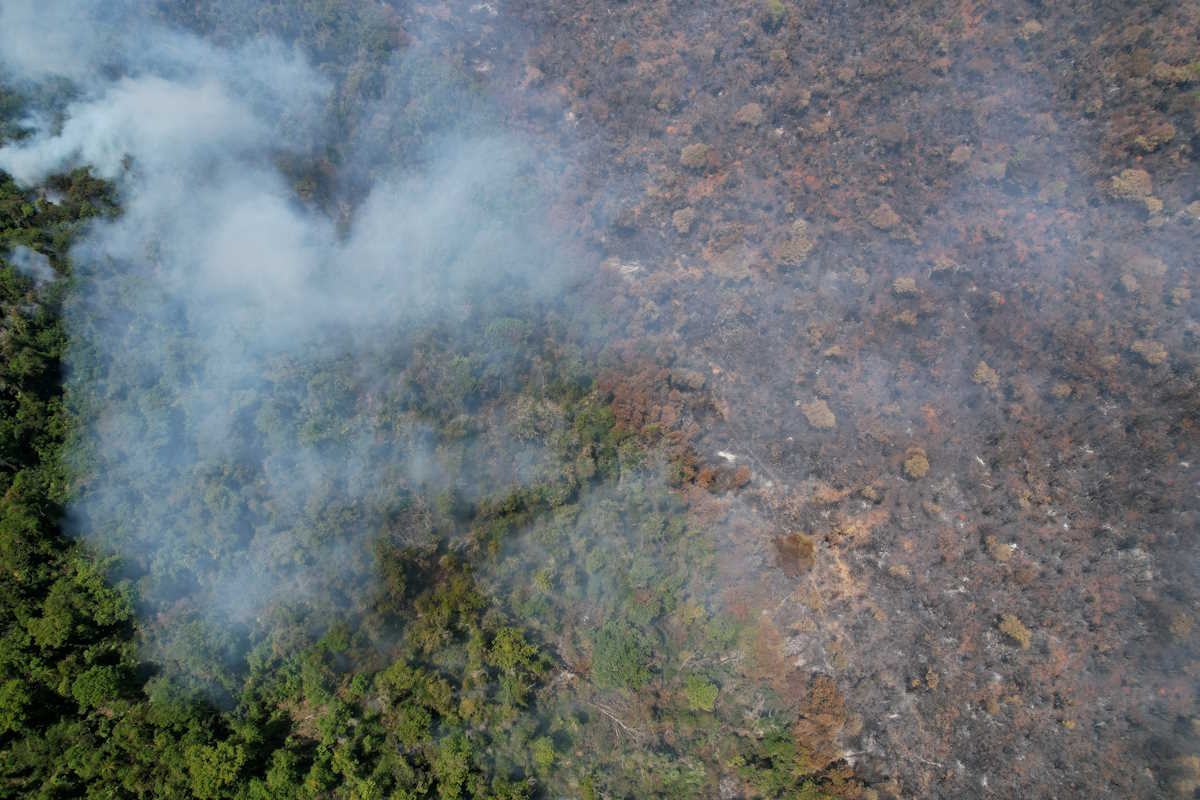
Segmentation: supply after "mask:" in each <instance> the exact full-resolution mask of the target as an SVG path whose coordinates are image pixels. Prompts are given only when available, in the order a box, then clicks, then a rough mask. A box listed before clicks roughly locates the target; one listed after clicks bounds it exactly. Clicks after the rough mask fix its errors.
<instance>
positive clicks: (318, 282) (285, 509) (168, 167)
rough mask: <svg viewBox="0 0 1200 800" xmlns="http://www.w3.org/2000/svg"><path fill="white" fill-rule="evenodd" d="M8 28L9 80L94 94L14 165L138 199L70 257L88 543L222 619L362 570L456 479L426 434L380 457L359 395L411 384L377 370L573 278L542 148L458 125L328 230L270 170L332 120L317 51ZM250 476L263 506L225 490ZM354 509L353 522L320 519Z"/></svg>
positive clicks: (75, 513)
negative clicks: (93, 181)
mask: <svg viewBox="0 0 1200 800" xmlns="http://www.w3.org/2000/svg"><path fill="white" fill-rule="evenodd" d="M68 5H69V6H70V7H68ZM0 30H2V31H3V34H0V35H2V36H3V40H2V41H0V51H2V52H3V58H4V68H5V70H6V72H7V74H8V76H9V78H10V80H14V82H16V83H18V85H23V86H27V87H29V86H36V85H38V83H39V82H42V81H46V80H47V79H50V78H53V77H65V78H67V79H70V80H72V81H73V82H74V84H73V89H72V92H71V97H72V99H71V100H70V101H69V102H67V103H66V104H65V106H64V108H63V109H62V111H61V115H60V116H61V119H59V120H55V119H54V118H53V117H52V116H49V115H46V116H34V117H31V118H30V119H29V121H28V122H27V126H28V127H29V128H30V132H29V135H28V136H27V137H25V138H23V139H21V140H20V141H17V142H12V143H9V144H8V145H6V146H4V147H3V148H0V169H4V170H6V171H7V172H9V173H10V174H12V175H13V176H14V178H15V179H16V180H17V181H18V182H20V183H22V184H25V185H33V184H36V183H38V182H39V181H42V180H44V179H45V178H46V177H47V176H49V175H51V174H54V173H58V172H62V171H65V170H69V169H72V168H74V167H77V166H83V165H90V166H91V167H92V169H93V170H94V172H95V174H98V175H99V176H101V177H104V178H106V179H109V180H112V181H114V182H115V183H116V185H117V186H118V188H119V191H120V195H121V206H122V210H121V213H120V216H119V217H117V218H115V219H107V220H102V221H97V222H95V223H94V224H93V225H92V226H91V228H90V229H89V230H88V232H87V234H86V235H85V236H84V237H83V239H82V241H81V242H79V244H78V245H77V246H76V248H75V250H74V252H73V262H74V264H75V274H74V277H73V280H74V290H73V293H72V297H73V298H74V299H73V301H72V303H71V305H70V307H69V308H68V311H67V324H68V326H69V330H70V334H71V337H72V342H73V348H72V350H71V352H70V354H69V356H68V358H67V370H68V376H67V380H68V389H69V396H70V397H73V398H74V402H75V404H76V406H77V410H78V411H79V413H80V415H81V418H82V420H83V422H84V429H83V432H82V434H81V436H80V437H79V441H78V443H77V447H76V448H75V453H76V456H77V467H78V471H79V472H80V474H81V479H82V489H81V491H80V493H79V495H78V498H77V500H76V502H75V503H74V504H73V506H72V508H71V509H70V518H71V520H72V523H71V528H72V529H73V531H74V532H75V533H76V534H78V535H82V536H84V537H87V538H91V539H93V540H95V541H96V542H97V543H99V544H100V545H101V546H102V548H104V549H109V548H114V549H115V550H116V552H118V553H122V554H124V555H126V556H129V557H130V558H131V559H132V560H133V561H136V562H137V563H142V564H145V565H146V571H147V574H146V575H144V576H142V578H143V581H142V582H143V596H144V597H145V598H146V599H147V600H149V601H150V602H152V603H153V602H165V601H167V600H168V599H171V598H174V597H178V596H180V595H181V594H187V595H190V596H191V598H192V600H194V601H195V600H200V601H201V607H202V608H204V607H206V608H207V609H208V611H209V612H210V613H212V614H213V615H214V617H215V618H216V619H221V620H223V619H226V618H229V619H232V620H235V621H236V620H245V619H249V618H250V617H252V616H253V615H254V614H256V613H260V612H261V611H262V610H263V609H264V608H266V607H269V606H270V604H271V603H273V602H274V601H277V600H279V599H280V598H282V597H286V599H287V600H288V601H289V602H303V600H304V599H305V598H306V597H307V596H308V594H309V593H310V592H312V591H316V590H317V588H318V587H320V586H327V585H328V584H329V583H331V582H336V581H337V580H338V579H339V578H341V577H345V576H346V575H347V574H361V573H363V572H365V571H366V570H367V564H368V562H369V560H370V555H369V552H368V549H369V548H368V545H369V543H370V540H371V537H373V536H375V535H377V534H378V533H379V531H380V526H382V525H384V524H385V519H386V518H387V515H388V514H389V513H392V512H394V510H395V507H396V504H397V502H399V500H398V498H397V495H396V491H397V490H396V488H395V487H396V486H400V485H404V484H406V483H408V482H409V481H410V480H417V481H419V482H420V481H433V482H434V483H438V482H441V483H442V484H443V485H444V484H447V483H449V482H452V480H453V479H451V478H448V477H445V476H442V477H438V475H439V474H441V473H440V472H439V469H438V467H437V465H436V463H434V458H433V454H432V453H431V452H430V446H429V445H428V444H426V442H427V441H428V438H429V434H428V431H424V430H419V429H418V430H409V431H407V432H400V433H395V436H396V437H397V438H399V439H400V440H404V441H407V442H408V445H407V446H402V447H400V448H399V449H398V450H393V449H389V448H383V447H381V446H380V442H379V435H380V430H381V426H382V425H384V424H385V422H384V421H383V420H382V419H381V413H382V412H380V411H379V410H378V408H367V407H366V404H369V403H370V402H371V401H370V399H368V400H366V401H363V400H362V399H361V396H362V395H364V394H366V395H368V396H372V395H378V394H386V393H388V392H391V391H393V390H394V387H392V386H389V385H385V383H384V382H383V378H382V377H381V376H384V375H386V374H388V370H389V367H394V366H395V362H394V359H395V358H396V357H397V356H396V355H395V352H396V351H397V348H399V347H400V346H401V345H402V343H403V341H404V340H405V337H406V335H407V333H408V332H409V331H411V330H413V329H414V328H415V327H416V326H418V325H424V326H429V325H440V326H442V328H441V330H442V331H443V333H444V334H445V335H448V336H449V337H450V339H453V338H454V337H455V336H456V334H455V333H454V331H455V326H456V325H457V324H459V323H461V322H462V321H463V320H465V319H467V318H468V317H469V316H471V315H478V314H481V313H482V314H484V315H485V316H488V317H489V318H490V317H494V316H496V315H497V314H499V313H500V312H502V311H504V310H505V309H506V308H516V307H518V306H519V305H520V304H521V303H524V302H528V300H529V299H531V298H538V297H542V298H546V297H552V296H553V294H554V293H555V292H556V291H558V289H559V287H561V282H562V280H563V277H564V275H563V274H562V266H563V265H562V264H561V263H555V262H552V261H551V259H550V257H549V253H550V252H551V248H550V247H549V245H548V243H547V241H546V236H545V235H544V233H543V232H542V231H541V230H540V229H538V228H536V227H535V224H534V222H533V220H534V219H536V217H537V214H538V213H539V211H538V209H539V200H538V198H537V197H536V195H535V194H534V193H533V192H531V191H530V190H529V189H528V186H527V185H526V183H525V182H523V180H522V171H523V170H525V169H526V168H527V164H528V162H529V159H530V158H531V153H530V152H529V151H528V150H527V149H526V148H524V147H522V146H521V145H519V144H518V143H516V141H515V140H514V139H513V138H512V137H508V136H506V135H505V134H504V133H503V131H494V132H490V133H487V134H485V135H483V136H480V135H472V134H468V133H464V132H463V131H462V130H460V129H459V128H460V127H465V126H460V125H458V124H456V123H461V122H465V120H463V119H460V120H457V121H454V120H452V123H451V124H448V125H444V126H443V127H442V130H441V133H440V134H439V135H438V136H437V137H436V141H437V144H436V145H435V146H434V147H433V148H432V149H431V150H430V151H428V152H422V153H410V154H406V155H408V156H409V157H410V158H412V159H414V160H419V161H420V162H421V163H422V168H421V169H420V170H419V171H414V170H412V169H409V170H407V171H404V172H401V171H398V170H392V171H390V172H387V173H384V174H383V175H382V177H380V178H378V179H377V180H375V181H374V182H373V183H372V184H371V185H369V186H367V187H366V190H365V194H364V196H363V199H362V200H361V202H360V203H359V204H358V206H357V208H355V209H354V210H353V211H352V212H346V213H344V215H343V217H342V218H341V219H334V218H331V216H330V215H328V214H327V213H325V212H323V211H321V210H320V209H318V208H317V207H316V206H315V205H313V204H312V203H306V202H305V201H304V200H303V199H302V198H301V197H300V196H299V195H298V194H297V192H296V190H295V188H294V185H293V183H292V182H291V181H289V179H288V178H287V177H286V176H285V175H284V174H283V173H282V172H281V170H280V169H279V168H278V167H276V166H275V164H277V163H280V162H281V159H285V158H286V157H287V156H288V155H289V154H290V155H297V154H301V153H305V152H309V151H311V150H313V149H317V148H319V147H320V146H321V143H320V135H321V134H320V131H321V129H322V126H323V125H324V124H325V123H326V120H325V118H324V117H323V116H322V114H323V113H324V111H323V110H324V109H325V108H326V105H327V103H328V102H329V100H330V91H331V88H330V84H329V82H328V81H327V80H325V79H324V78H323V77H322V76H321V75H319V74H317V73H316V72H315V71H314V70H313V69H312V68H311V67H310V66H309V65H308V64H307V63H306V62H305V59H304V58H303V57H302V56H300V55H298V54H297V53H295V52H293V51H291V50H288V49H287V48H285V47H283V46H282V45H280V44H278V43H274V42H269V41H267V42H254V43H251V44H248V45H245V46H242V47H240V48H237V49H230V50H223V49H219V48H216V47H213V46H211V45H209V44H207V43H205V42H202V41H200V40H199V39H196V38H195V37H192V36H190V35H187V34H183V33H177V32H174V31H170V30H167V29H165V28H162V27H160V26H157V25H156V24H154V23H152V22H148V21H145V20H143V19H140V18H139V17H137V16H136V15H134V14H133V13H132V12H130V11H128V10H122V9H119V10H115V11H114V10H113V9H111V8H108V7H106V4H96V5H94V6H92V7H91V8H90V9H88V10H87V11H86V12H84V13H80V10H79V8H78V7H77V6H76V4H62V5H53V4H52V7H51V8H50V9H49V10H47V9H46V8H45V7H44V5H42V4H37V5H36V6H35V4H32V3H28V4H21V3H18V4H6V7H5V9H4V11H3V13H2V14H0ZM96 31H99V32H100V33H99V35H97V34H96ZM34 42H36V43H38V44H37V46H36V47H34V46H31V43H34ZM127 53H128V54H131V57H130V58H128V59H124V58H123V56H124V54H127ZM118 54H119V55H121V56H122V58H118V57H117V56H118ZM423 57H424V56H421V55H415V56H414V55H410V56H408V57H407V58H406V59H405V60H401V61H399V62H397V63H395V64H393V65H392V67H391V69H392V70H393V71H394V72H395V74H397V75H403V74H404V73H405V72H406V71H409V70H412V69H414V68H416V69H419V68H422V67H423V65H421V64H419V63H418V64H415V65H414V61H416V60H419V59H421V58H423ZM102 76H103V77H102ZM355 158H356V159H359V160H361V161H362V162H364V163H376V164H377V163H378V162H379V161H380V158H381V156H380V154H379V153H376V152H371V151H369V150H367V149H364V148H360V150H359V152H357V153H355ZM377 171H378V170H377ZM447 343H449V342H447ZM497 346H499V345H497ZM180 364H182V365H184V366H179V365H180ZM314 365H324V367H326V368H328V369H330V370H332V371H333V372H335V373H336V375H337V376H338V380H340V381H344V383H343V384H341V385H338V386H328V385H321V386H317V387H313V386H311V385H310V386H308V387H305V384H304V381H306V380H310V379H311V380H313V381H326V380H327V378H325V377H313V376H314V375H315V374H316V370H315V367H314ZM393 371H394V370H393ZM296 386H299V387H300V390H299V391H300V395H299V396H296V395H294V394H293V395H289V394H288V392H289V391H292V389H293V388H294V387H296ZM284 387H290V388H284ZM351 387H354V391H351ZM133 396H138V399H137V400H136V402H134V403H130V402H125V401H126V399H127V398H130V397H133ZM330 398H333V400H332V401H331V400H330ZM260 399H265V400H264V401H263V402H262V403H259V400H260ZM330 402H333V403H335V405H334V406H328V405H325V406H324V407H320V406H322V404H328V403H330ZM248 403H249V404H250V405H249V406H247V405H246V404H248ZM343 417H344V419H343ZM297 441H299V442H302V443H307V444H301V445H299V446H297V445H296V442H297ZM518 449H519V448H518ZM530 458H533V459H534V460H536V455H530ZM231 476H233V477H232V478H231ZM230 480H232V481H233V485H237V486H240V487H242V489H243V491H244V495H245V496H244V497H242V498H232V497H225V496H219V495H221V493H222V492H224V493H225V494H227V493H228V490H227V489H225V488H223V487H221V486H220V485H219V484H220V483H221V482H222V481H230ZM477 491H481V490H478V489H477ZM246 498H250V499H249V500H247V499H246ZM339 514H341V515H343V523H344V522H345V519H346V518H348V519H350V520H353V522H352V523H351V524H350V525H348V526H347V525H345V524H343V523H339V525H332V523H330V524H328V525H326V523H328V522H329V519H330V518H331V517H335V516H337V515H339ZM346 515H349V517H346ZM323 526H324V527H323ZM347 528H348V529H350V530H353V531H356V532H357V533H355V534H354V536H353V537H352V538H351V539H350V540H347V539H345V538H344V537H341V536H332V534H331V531H344V530H346V529H347ZM197 530H203V531H207V532H208V535H207V537H200V539H204V538H207V541H208V543H209V545H208V547H207V550H205V548H200V549H197V546H196V545H195V542H196V541H197V537H196V536H195V532H196V531H197ZM301 552H303V553H304V554H305V555H303V556H299V555H298V554H299V553H301ZM298 558H302V563H298V562H297V559H298ZM231 560H232V562H233V563H236V564H237V567H236V568H234V569H231V568H230V563H231ZM204 598H207V600H204Z"/></svg>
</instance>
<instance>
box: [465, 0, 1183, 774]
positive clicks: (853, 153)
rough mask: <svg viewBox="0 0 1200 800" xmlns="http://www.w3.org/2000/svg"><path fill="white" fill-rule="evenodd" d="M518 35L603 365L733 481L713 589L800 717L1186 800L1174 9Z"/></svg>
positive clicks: (860, 7)
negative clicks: (813, 694) (679, 374)
mask: <svg viewBox="0 0 1200 800" xmlns="http://www.w3.org/2000/svg"><path fill="white" fill-rule="evenodd" d="M522 17H523V19H524V21H525V22H526V23H527V24H528V26H529V29H530V30H532V31H535V33H533V34H531V36H530V39H531V42H530V45H529V48H528V51H527V52H525V53H522V54H521V58H520V59H519V60H516V61H514V63H513V64H512V65H511V68H512V70H513V72H514V74H515V75H518V76H520V80H521V81H523V82H524V83H526V84H533V85H537V86H539V87H544V88H545V89H547V91H546V92H545V94H543V95H541V97H542V98H543V99H542V100H541V102H542V106H541V107H539V108H537V109H536V111H538V112H539V113H540V114H542V115H544V116H545V117H546V119H547V120H549V121H553V122H555V123H557V124H559V125H565V126H567V127H569V128H570V129H571V131H572V133H571V135H572V136H573V137H580V138H582V139H583V140H584V141H585V142H586V143H587V146H588V147H589V148H591V150H590V151H589V156H590V158H589V160H588V163H589V164H590V165H591V166H590V169H589V170H588V171H587V172H586V173H585V174H583V175H580V176H578V179H577V183H576V184H574V185H572V190H573V192H574V196H573V197H569V198H567V199H566V200H565V201H564V203H565V204H566V206H567V208H568V211H566V212H564V217H568V218H572V219H579V220H580V230H579V234H578V235H579V236H581V237H583V238H584V239H585V240H586V241H588V243H589V244H590V245H591V246H592V247H593V249H594V252H595V253H596V254H597V257H598V258H599V259H601V260H602V261H603V265H602V269H603V270H604V272H603V273H602V276H603V277H602V278H601V279H600V280H602V281H604V282H607V283H609V284H611V289H610V291H611V293H612V300H611V302H612V308H613V313H614V314H616V315H620V317H621V318H622V319H625V320H628V322H627V325H628V336H629V341H628V349H629V351H630V360H631V361H633V360H635V359H636V358H637V357H638V356H637V355H635V351H637V350H638V349H639V348H640V350H641V351H642V353H643V357H646V358H650V359H652V360H655V361H656V363H658V364H659V365H660V366H662V367H664V369H663V370H662V371H661V372H660V373H659V375H658V376H657V377H658V378H659V379H660V380H663V381H664V382H665V383H668V384H669V383H671V373H670V371H669V368H671V367H674V368H676V369H686V370H692V371H693V372H691V373H689V374H688V379H686V380H684V381H682V383H683V385H682V386H680V383H681V382H680V381H678V380H676V381H675V385H676V386H677V387H679V388H673V389H671V390H670V391H666V392H660V393H659V394H658V395H654V394H653V392H649V393H648V394H649V395H651V396H649V397H633V398H631V399H630V400H629V402H628V404H627V408H628V414H629V417H630V419H631V420H633V421H634V423H635V424H646V423H664V424H667V425H673V426H676V427H678V428H679V429H680V430H683V431H686V433H685V435H686V436H687V437H688V439H689V441H691V442H692V443H693V444H694V446H695V448H696V450H697V452H698V453H699V454H700V456H701V458H702V459H703V460H705V461H706V462H708V463H710V464H717V465H719V464H722V463H723V462H734V460H735V459H736V462H735V463H736V464H737V465H738V466H744V467H748V468H749V476H750V477H749V481H748V483H746V485H745V486H743V487H742V488H741V489H739V490H737V497H738V503H737V509H736V510H733V511H730V516H729V517H727V518H726V520H725V522H724V523H723V524H722V525H720V526H717V527H718V529H719V530H721V531H722V532H721V533H720V534H718V536H720V538H721V540H722V557H723V558H725V559H729V566H728V570H729V575H730V578H729V582H728V583H727V585H726V589H725V591H726V592H727V593H728V595H730V596H731V597H736V598H737V600H738V602H742V603H745V604H747V605H748V606H749V607H750V608H751V609H752V611H750V612H748V613H754V614H761V615H762V617H763V619H764V620H768V621H769V625H766V626H764V627H763V631H762V633H761V636H762V638H763V639H764V641H763V642H762V643H761V646H762V647H765V648H769V649H772V651H773V652H774V653H775V654H776V655H777V666H776V670H777V671H776V673H775V674H774V675H773V676H772V680H775V681H777V682H779V684H780V687H781V691H782V692H788V691H789V688H788V686H789V684H791V685H792V686H791V689H790V691H791V692H792V694H793V695H794V696H799V695H801V694H803V692H800V691H797V688H796V687H797V686H804V685H805V684H807V683H808V681H809V679H810V674H814V673H820V674H822V675H827V676H831V677H832V678H833V680H834V682H835V683H836V686H837V690H838V691H839V692H840V693H841V695H842V697H843V698H844V703H845V711H844V713H835V714H829V715H824V716H822V715H820V714H816V715H810V717H809V718H808V719H806V720H805V721H803V722H801V723H799V724H798V726H797V730H796V733H797V735H798V736H810V737H817V738H818V739H819V738H820V737H823V736H827V737H829V738H830V739H831V740H832V742H833V743H831V744H830V746H829V747H828V753H829V755H830V756H831V757H833V756H836V757H842V758H845V759H846V761H847V762H849V763H850V764H852V765H853V766H854V770H855V772H856V774H858V775H860V776H863V777H866V778H869V779H873V780H876V781H879V780H889V779H890V780H892V781H894V783H893V784H888V785H892V786H894V787H895V788H896V789H897V791H899V792H901V793H902V794H904V795H905V796H919V797H967V796H971V797H986V796H996V797H1015V796H1039V797H1083V796H1087V797H1101V796H1104V797H1127V796H1142V797H1149V796H1158V795H1159V794H1160V793H1161V794H1164V795H1166V794H1170V795H1174V796H1181V797H1182V796H1186V797H1191V796H1192V795H1193V793H1194V791H1195V789H1196V787H1197V785H1198V784H1197V779H1198V778H1200V776H1198V775H1197V773H1196V769H1195V765H1196V754H1197V751H1198V748H1200V739H1198V736H1200V718H1198V716H1197V706H1196V701H1197V677H1198V676H1197V663H1198V662H1197V660H1196V646H1195V642H1196V639H1195V636H1196V633H1195V629H1194V620H1195V618H1196V614H1197V606H1196V603H1197V590H1196V585H1197V584H1196V575H1197V568H1198V567H1200V563H1198V561H1197V542H1196V534H1197V522H1198V519H1197V511H1198V506H1197V491H1196V489H1197V480H1198V478H1197V475H1198V473H1197V466H1198V465H1197V458H1198V457H1200V454H1198V453H1197V445H1198V440H1197V431H1196V425H1197V422H1198V420H1197V412H1198V411H1200V395H1198V394H1197V368H1198V366H1200V360H1198V353H1200V351H1198V349H1197V340H1196V339H1197V336H1198V335H1200V327H1198V320H1197V316H1196V314H1197V309H1198V305H1197V298H1196V294H1197V291H1198V287H1197V286H1196V279H1197V275H1198V274H1200V273H1198V267H1200V263H1198V259H1200V247H1198V244H1200V204H1198V201H1200V167H1198V164H1197V158H1196V153H1195V152H1194V148H1195V146H1196V145H1197V143H1198V142H1200V139H1198V138H1197V135H1198V131H1200V128H1198V126H1200V92H1198V89H1200V74H1198V69H1200V65H1198V59H1200V46H1198V45H1197V41H1198V40H1200V39H1198V36H1200V31H1198V27H1197V26H1198V24H1200V6H1197V5H1196V4H1195V3H1150V4H1141V3H1138V4H1120V3H1115V4H1092V3H1063V4H1053V5H1042V4H1038V3H1015V4H1012V3H996V4H988V3H919V4H911V5H910V4H856V3H835V4H817V3H812V4H807V3H787V4H784V3H767V4H763V5H760V4H742V3H729V4H726V3H702V4H688V3H667V2H659V3H646V4H642V3H639V4H603V3H593V4H585V5H582V6H576V5H573V4H567V5H563V6H551V7H549V8H547V7H546V6H543V5H530V6H528V7H525V8H523V9H522ZM485 50H486V48H485ZM546 97H549V98H552V99H550V100H546V99H545V98H546ZM544 124H545V125H547V126H548V125H549V124H550V123H549V122H547V123H544ZM580 132H582V133H580ZM572 203H573V204H574V205H573V206H572ZM647 343H652V344H650V345H649V347H648V346H647ZM647 350H649V351H650V352H649V354H648V355H645V351H647ZM652 380H654V376H650V377H647V378H646V381H647V382H649V381H652ZM689 381H690V383H691V386H690V387H689V386H688V385H687V384H688V383H689ZM701 384H702V388H698V387H700V386H701ZM697 388H698V391H693V389H697ZM632 394H634V395H637V394H638V393H637V392H636V391H634V392H632ZM689 426H690V428H689ZM698 470H699V472H700V473H701V478H700V480H701V481H703V472H704V468H703V467H702V466H701V467H698ZM814 720H815V721H814Z"/></svg>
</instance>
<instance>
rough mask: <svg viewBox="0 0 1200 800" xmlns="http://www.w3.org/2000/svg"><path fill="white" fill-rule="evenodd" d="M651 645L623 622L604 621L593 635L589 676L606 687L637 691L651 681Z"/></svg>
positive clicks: (599, 684)
mask: <svg viewBox="0 0 1200 800" xmlns="http://www.w3.org/2000/svg"><path fill="white" fill-rule="evenodd" d="M649 661H650V648H649V646H648V645H647V644H646V641H645V638H644V637H643V636H642V634H641V633H640V632H639V631H638V630H637V629H636V628H634V627H633V626H631V625H629V624H628V623H626V622H607V623H605V624H604V625H603V626H602V627H601V628H600V629H599V630H598V631H596V633H595V635H594V636H593V637H592V677H593V679H594V680H595V682H596V685H597V686H601V687H603V688H607V689H622V688H623V689H633V690H637V689H640V688H642V687H643V686H645V685H646V682H647V681H649V680H650V669H649V666H648V664H649Z"/></svg>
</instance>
